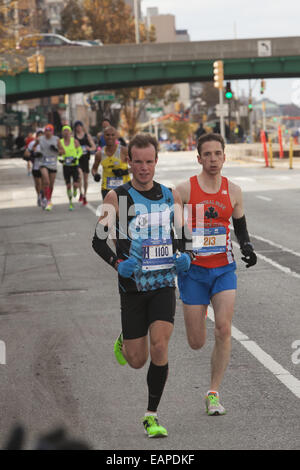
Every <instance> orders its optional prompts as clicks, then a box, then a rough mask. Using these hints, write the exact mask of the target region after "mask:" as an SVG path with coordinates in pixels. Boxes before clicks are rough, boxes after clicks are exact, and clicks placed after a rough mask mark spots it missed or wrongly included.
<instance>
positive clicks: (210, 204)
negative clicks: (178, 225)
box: [188, 175, 234, 268]
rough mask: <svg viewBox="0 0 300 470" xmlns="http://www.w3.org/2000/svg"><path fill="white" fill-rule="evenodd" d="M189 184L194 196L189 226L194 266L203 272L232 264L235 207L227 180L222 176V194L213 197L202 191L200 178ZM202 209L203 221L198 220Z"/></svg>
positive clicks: (192, 179)
mask: <svg viewBox="0 0 300 470" xmlns="http://www.w3.org/2000/svg"><path fill="white" fill-rule="evenodd" d="M190 183H191V195H190V200H189V202H188V204H189V205H190V206H191V212H190V211H188V212H189V216H188V226H189V229H190V230H191V231H192V232H193V251H194V252H195V253H196V254H197V256H196V259H195V260H194V261H193V264H196V265H198V266H203V267H204V268H218V267H221V266H226V265H227V264H230V263H233V262H234V257H233V252H232V243H231V238H230V229H229V225H230V217H231V216H232V212H233V207H232V205H231V201H230V197H229V189H228V180H227V178H225V177H224V176H222V183H221V187H220V190H219V191H218V192H217V193H213V194H210V193H206V192H204V191H203V190H202V189H201V187H200V185H199V182H198V178H197V175H195V176H192V177H191V178H190ZM199 205H202V206H204V207H203V209H204V214H203V215H204V220H203V217H200V218H199V216H198V220H197V217H196V209H197V206H198V208H199ZM201 209H202V208H201ZM200 212H201V213H202V211H200ZM197 214H199V211H197Z"/></svg>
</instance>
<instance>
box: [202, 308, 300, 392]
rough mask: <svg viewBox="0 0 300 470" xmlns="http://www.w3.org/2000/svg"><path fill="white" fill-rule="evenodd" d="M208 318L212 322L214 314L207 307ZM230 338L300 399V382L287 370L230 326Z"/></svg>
mask: <svg viewBox="0 0 300 470" xmlns="http://www.w3.org/2000/svg"><path fill="white" fill-rule="evenodd" d="M207 316H208V318H209V319H210V320H211V321H212V322H214V321H215V318H214V312H213V309H212V307H210V306H209V307H208V312H207ZM231 335H232V337H233V338H234V339H235V340H237V341H238V342H239V343H240V344H241V345H242V346H244V348H245V349H247V351H248V352H250V354H252V356H254V357H255V358H256V359H257V360H258V362H260V363H261V364H262V365H263V366H264V367H265V368H266V369H268V370H269V371H270V372H271V373H272V374H273V375H274V376H275V377H276V378H277V379H278V380H280V382H282V383H283V384H284V385H285V386H286V387H287V388H288V389H289V390H290V391H291V392H292V393H293V394H294V395H295V396H296V397H297V398H300V380H299V379H297V378H296V377H294V376H293V375H292V374H291V373H290V372H289V371H288V370H286V369H284V368H283V367H282V366H281V365H280V364H279V363H278V362H277V361H275V360H274V359H273V358H272V357H271V356H270V355H269V354H267V353H266V352H265V351H264V350H263V349H262V348H261V347H260V346H258V344H257V343H255V341H252V340H250V339H249V338H248V336H246V335H245V334H244V333H242V332H241V331H240V330H238V329H237V328H236V327H234V326H232V329H231Z"/></svg>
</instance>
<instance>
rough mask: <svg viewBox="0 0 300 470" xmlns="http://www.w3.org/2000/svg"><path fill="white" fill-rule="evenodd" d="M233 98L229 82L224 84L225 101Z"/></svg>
mask: <svg viewBox="0 0 300 470" xmlns="http://www.w3.org/2000/svg"><path fill="white" fill-rule="evenodd" d="M232 97H233V93H232V91H231V83H230V82H226V89H225V98H226V99H227V100H231V98H232Z"/></svg>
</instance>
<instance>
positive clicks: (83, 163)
mask: <svg viewBox="0 0 300 470" xmlns="http://www.w3.org/2000/svg"><path fill="white" fill-rule="evenodd" d="M89 162H90V156H89V155H82V156H81V157H80V160H79V167H80V168H81V169H82V171H83V173H89V172H90V166H89Z"/></svg>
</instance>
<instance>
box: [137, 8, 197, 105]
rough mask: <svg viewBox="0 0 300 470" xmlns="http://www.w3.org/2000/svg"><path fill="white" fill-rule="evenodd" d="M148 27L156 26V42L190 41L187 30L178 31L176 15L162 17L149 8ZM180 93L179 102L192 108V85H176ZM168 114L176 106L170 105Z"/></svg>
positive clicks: (156, 11)
mask: <svg viewBox="0 0 300 470" xmlns="http://www.w3.org/2000/svg"><path fill="white" fill-rule="evenodd" d="M145 20H146V22H147V26H148V27H149V26H151V25H153V26H155V30H156V42H177V41H181V42H184V41H190V36H189V34H188V31H187V30H176V18H175V15H172V14H168V15H160V14H159V10H158V8H156V7H154V8H147V14H146V18H145ZM174 87H175V88H176V89H177V91H178V93H179V98H178V101H179V102H180V103H182V104H183V106H184V108H185V109H186V108H188V107H189V106H190V85H189V83H179V84H177V85H174ZM165 110H166V112H172V111H174V104H171V105H169V106H168V107H167V108H166V109H165Z"/></svg>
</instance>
